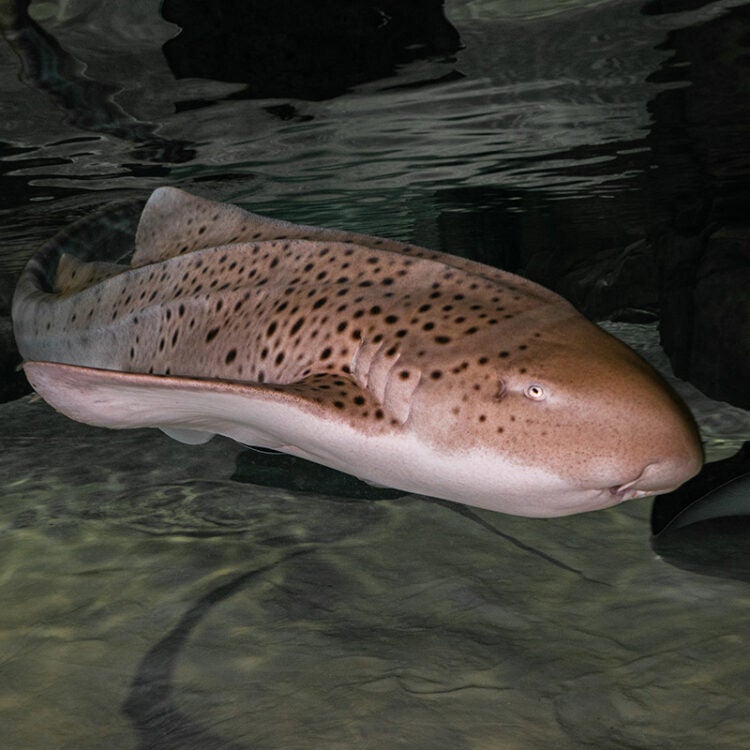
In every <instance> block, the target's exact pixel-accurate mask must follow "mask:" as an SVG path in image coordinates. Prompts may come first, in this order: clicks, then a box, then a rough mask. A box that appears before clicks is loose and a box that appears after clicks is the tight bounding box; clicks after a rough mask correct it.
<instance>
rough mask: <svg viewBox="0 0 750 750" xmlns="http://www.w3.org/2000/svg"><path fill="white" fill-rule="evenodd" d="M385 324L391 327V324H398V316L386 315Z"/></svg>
mask: <svg viewBox="0 0 750 750" xmlns="http://www.w3.org/2000/svg"><path fill="white" fill-rule="evenodd" d="M385 322H386V323H390V324H391V325H392V324H393V323H398V315H387V316H386V318H385Z"/></svg>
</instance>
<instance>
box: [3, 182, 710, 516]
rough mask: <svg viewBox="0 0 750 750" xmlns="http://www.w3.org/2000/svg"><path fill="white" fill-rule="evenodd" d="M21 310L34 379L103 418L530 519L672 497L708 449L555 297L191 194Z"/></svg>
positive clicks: (445, 258)
mask: <svg viewBox="0 0 750 750" xmlns="http://www.w3.org/2000/svg"><path fill="white" fill-rule="evenodd" d="M104 239H106V238H102V240H104ZM51 259H54V262H55V263H57V271H56V274H55V273H53V269H51V268H49V267H47V266H49V264H50V263H51V262H52V260H51ZM87 260H88V258H87ZM52 277H54V278H55V283H54V288H49V286H47V287H45V284H44V279H49V278H52ZM13 315H14V326H15V331H16V337H17V341H18V343H19V348H20V349H21V352H22V354H23V355H24V357H25V358H26V359H27V360H28V361H27V363H26V365H25V369H26V373H27V375H28V377H29V379H30V381H31V383H32V385H33V386H34V388H35V389H36V390H37V392H38V393H40V395H42V396H43V397H44V398H45V399H46V400H47V401H49V402H50V403H51V404H52V405H53V406H55V407H56V408H57V409H59V410H60V411H62V412H63V413H65V414H68V415H69V416H71V417H73V418H75V419H79V420H81V421H84V422H88V423H90V424H96V425H102V426H107V427H114V428H126V427H144V426H151V427H159V428H161V429H163V430H164V431H165V432H167V433H168V434H170V435H172V436H174V437H177V438H178V439H181V440H183V441H185V442H192V443H199V442H201V441H203V440H205V439H207V438H208V437H209V436H210V435H212V434H216V433H218V434H222V435H226V436H228V437H231V438H233V439H235V440H238V441H239V442H242V443H245V444H251V445H259V446H266V447H269V448H274V449H278V450H283V451H286V452H289V453H292V454H294V455H298V456H301V457H303V458H307V459H311V460H314V461H317V462H319V463H322V464H325V465H327V466H331V467H333V468H336V469H340V470H343V471H347V472H349V473H352V474H355V475H356V476H359V477H360V478H363V479H365V480H367V481H370V482H372V483H377V484H382V485H390V486H393V487H397V488H399V489H404V490H407V491H411V492H416V493H421V494H426V495H433V496H437V497H441V498H445V499H448V500H454V501H457V502H461V503H465V504H469V505H475V506H479V507H484V508H490V509H493V510H498V511H502V512H508V513H514V514H519V515H530V516H554V515H563V514H568V513H574V512H579V511H584V510H592V509H595V508H602V507H606V506H609V505H613V504H615V503H618V502H621V501H623V500H627V499H632V498H637V497H642V496H644V495H647V494H655V493H661V492H668V491H670V490H672V489H673V488H674V487H676V486H677V485H679V484H681V483H682V482H684V481H686V480H687V479H689V478H690V477H691V476H693V475H694V474H695V473H696V472H697V471H698V469H699V468H700V465H701V463H702V453H701V448H700V442H699V439H698V434H697V431H696V428H695V425H694V423H693V420H692V418H691V416H690V414H689V413H688V411H687V409H686V408H685V406H684V405H683V404H682V402H681V401H680V400H679V398H678V397H677V396H676V395H675V394H674V393H673V392H672V390H671V389H670V388H669V386H668V385H667V384H666V383H665V382H664V381H663V380H662V379H661V377H660V376H659V375H658V374H657V373H656V372H655V371H654V370H653V369H652V368H651V367H650V366H649V365H648V364H646V363H645V362H644V361H643V360H642V359H641V358H640V357H638V356H637V355H636V354H635V353H634V352H633V351H632V350H630V349H629V348H628V347H626V346H624V345H623V344H621V343H620V342H618V341H617V340H616V339H614V338H613V337H611V336H610V335H608V334H607V333H605V332H603V331H602V330H600V329H599V328H597V327H596V326H594V325H593V324H592V323H590V322H588V321H587V320H586V319H585V318H583V317H582V316H581V315H580V314H578V313H577V312H576V311H575V310H574V309H573V308H572V307H571V305H570V304H568V303H567V302H566V301H565V300H563V299H562V298H560V297H559V296H558V295H556V294H554V293H552V292H551V291H549V290H547V289H544V288H543V287H540V286H538V285H536V284H533V283H532V282H530V281H528V280H526V279H523V278H520V277H518V276H514V275H513V274H509V273H506V272H503V271H500V270H498V269H494V268H490V267H488V266H484V265H481V264H478V263H475V262H473V261H469V260H466V259H462V258H458V257H456V256H452V255H447V254H444V253H437V252H433V251H429V250H426V249H424V248H418V247H414V246H411V245H407V244H404V243H400V242H395V241H393V240H386V239H382V238H376V237H368V236H364V235H359V234H354V233H350V232H345V231H341V230H328V229H321V228H316V227H306V226H299V225H294V224H289V223H286V222H280V221H276V220H271V219H266V218H264V217H260V216H257V215H255V214H251V213H248V212H246V211H243V210H242V209H240V208H238V207H236V206H226V205H224V204H219V203H214V202H212V201H207V200H204V199H202V198H198V197H196V196H192V195H189V194H187V193H184V192H182V191H180V190H176V189H173V188H160V189H159V190H157V191H155V193H154V194H153V195H152V197H151V198H150V199H149V201H148V203H147V204H146V207H145V209H144V211H143V214H142V216H141V220H140V224H139V228H138V231H137V234H136V249H135V253H134V255H133V259H132V263H131V265H130V266H129V267H128V266H123V265H117V264H111V263H89V262H81V261H80V260H77V259H75V258H70V257H68V256H66V255H64V254H63V255H62V256H60V254H59V253H57V254H55V253H51V252H50V251H49V248H48V249H47V250H46V251H45V249H42V251H40V253H39V254H38V255H37V256H36V257H35V258H34V259H32V260H31V261H30V263H29V266H28V267H27V271H26V272H25V273H24V274H23V276H22V277H21V280H20V281H19V286H18V289H17V291H16V295H15V298H14V310H13Z"/></svg>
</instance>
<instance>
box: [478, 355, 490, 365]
mask: <svg viewBox="0 0 750 750" xmlns="http://www.w3.org/2000/svg"><path fill="white" fill-rule="evenodd" d="M477 362H479V364H480V365H486V364H487V362H489V360H488V359H487V357H480V358H479V359H478V360H477Z"/></svg>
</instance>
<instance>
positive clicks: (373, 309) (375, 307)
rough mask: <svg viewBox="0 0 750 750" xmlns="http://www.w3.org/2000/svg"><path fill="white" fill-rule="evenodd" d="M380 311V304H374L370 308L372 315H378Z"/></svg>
mask: <svg viewBox="0 0 750 750" xmlns="http://www.w3.org/2000/svg"><path fill="white" fill-rule="evenodd" d="M379 313H380V306H379V305H373V306H372V307H371V308H370V315H378V314H379Z"/></svg>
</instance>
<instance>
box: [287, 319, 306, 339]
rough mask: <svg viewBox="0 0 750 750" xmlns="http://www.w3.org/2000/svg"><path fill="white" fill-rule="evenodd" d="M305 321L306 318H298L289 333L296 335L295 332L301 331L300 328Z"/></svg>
mask: <svg viewBox="0 0 750 750" xmlns="http://www.w3.org/2000/svg"><path fill="white" fill-rule="evenodd" d="M304 322H305V319H304V318H297V320H296V322H295V323H294V325H293V326H292V327H291V329H290V331H289V333H290V334H292V335H294V334H295V333H297V331H299V329H300V328H302V324H303V323H304Z"/></svg>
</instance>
